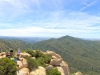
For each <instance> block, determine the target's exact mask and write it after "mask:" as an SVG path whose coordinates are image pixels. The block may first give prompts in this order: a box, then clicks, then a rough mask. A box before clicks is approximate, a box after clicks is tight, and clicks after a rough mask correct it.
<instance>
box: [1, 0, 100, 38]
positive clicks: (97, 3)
mask: <svg viewBox="0 0 100 75" xmlns="http://www.w3.org/2000/svg"><path fill="white" fill-rule="evenodd" d="M65 35H70V36H74V37H79V38H100V0H0V36H28V37H61V36H65Z"/></svg>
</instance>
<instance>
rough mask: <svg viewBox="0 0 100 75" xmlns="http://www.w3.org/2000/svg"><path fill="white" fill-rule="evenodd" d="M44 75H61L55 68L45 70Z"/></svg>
mask: <svg viewBox="0 0 100 75" xmlns="http://www.w3.org/2000/svg"><path fill="white" fill-rule="evenodd" d="M46 75H61V73H60V72H59V71H58V70H57V68H55V69H47V70H46Z"/></svg>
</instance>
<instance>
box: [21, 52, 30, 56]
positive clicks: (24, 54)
mask: <svg viewBox="0 0 100 75" xmlns="http://www.w3.org/2000/svg"><path fill="white" fill-rule="evenodd" d="M20 56H21V57H31V55H30V54H29V53H26V52H23V53H20Z"/></svg>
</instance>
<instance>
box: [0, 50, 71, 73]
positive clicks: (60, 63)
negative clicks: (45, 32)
mask: <svg viewBox="0 0 100 75" xmlns="http://www.w3.org/2000/svg"><path fill="white" fill-rule="evenodd" d="M32 52H33V53H35V52H37V50H31V53H28V52H27V51H26V52H21V53H20V56H19V59H17V60H16V75H48V74H47V72H46V71H47V69H49V70H50V69H57V70H58V72H59V73H60V75H70V72H69V67H68V64H67V63H66V62H65V61H64V60H63V59H62V57H61V56H60V55H59V54H57V53H55V52H53V51H46V52H42V51H40V50H39V51H38V52H40V53H41V54H42V55H41V56H43V57H44V56H45V55H50V56H51V59H50V61H49V62H47V63H45V62H44V63H45V64H44V63H42V64H44V65H45V66H42V65H38V66H37V67H35V68H34V67H33V68H32V69H30V64H29V61H28V60H27V57H29V58H31V59H33V60H34V61H35V60H37V61H39V60H40V58H42V57H40V56H39V54H38V55H37V54H34V55H35V56H34V55H32ZM16 54H17V53H16V52H15V54H14V57H15V55H16ZM39 57H40V58H39ZM4 58H8V57H6V53H5V52H1V53H0V59H4ZM9 59H10V60H12V61H13V60H14V58H13V57H10V58H9ZM44 59H45V58H44ZM41 61H42V60H41ZM41 61H40V62H41ZM44 61H45V60H44ZM13 62H14V61H13ZM31 63H34V62H32V61H31ZM37 63H38V62H37ZM37 63H36V64H37ZM33 66H36V65H33ZM31 67H32V66H31Z"/></svg>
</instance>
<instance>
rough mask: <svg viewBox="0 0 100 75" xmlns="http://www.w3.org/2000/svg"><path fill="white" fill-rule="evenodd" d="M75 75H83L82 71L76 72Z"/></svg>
mask: <svg viewBox="0 0 100 75" xmlns="http://www.w3.org/2000/svg"><path fill="white" fill-rule="evenodd" d="M74 75H83V74H82V73H81V72H79V71H78V72H76V73H74Z"/></svg>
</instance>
